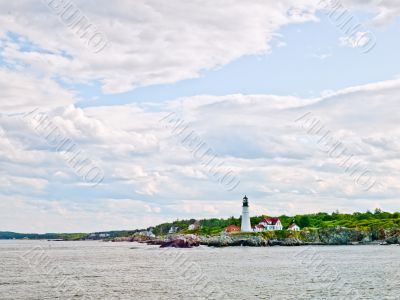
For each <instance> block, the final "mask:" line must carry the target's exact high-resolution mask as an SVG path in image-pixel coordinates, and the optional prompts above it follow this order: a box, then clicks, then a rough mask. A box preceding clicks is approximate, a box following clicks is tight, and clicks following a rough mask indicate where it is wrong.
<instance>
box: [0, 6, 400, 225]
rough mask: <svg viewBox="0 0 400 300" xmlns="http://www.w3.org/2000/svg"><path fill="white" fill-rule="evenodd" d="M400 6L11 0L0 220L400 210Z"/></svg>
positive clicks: (1, 58)
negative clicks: (244, 208)
mask: <svg viewBox="0 0 400 300" xmlns="http://www.w3.org/2000/svg"><path fill="white" fill-rule="evenodd" d="M399 14H400V4H399V2H398V1H395V0H368V1H367V0H363V1H360V0H342V1H340V0H338V1H330V0H322V1H321V0H281V1H272V0H271V1H265V0H260V1H258V0H255V1H237V0H220V1H206V0H193V1H180V0H172V1H167V2H165V1H155V0H143V1H142V0H138V1H122V0H121V1H113V2H111V1H105V0H104V1H78V0H70V1H69V0H65V1H61V0H42V1H39V0H37V1H33V0H31V1H23V0H22V1H18V2H17V1H14V2H12V1H1V2H0V91H1V92H0V93H1V100H0V231H5V230H10V231H19V232H61V231H62V232H77V231H79V232H90V231H100V230H112V229H134V228H142V227H147V226H150V225H154V224H158V223H160V222H163V221H171V220H175V219H178V218H179V219H183V218H202V217H229V216H232V215H234V216H239V215H240V210H241V207H240V206H241V198H242V197H243V195H244V194H247V195H248V197H249V200H250V209H251V213H252V214H254V215H260V214H268V215H277V214H297V213H305V212H317V211H326V212H332V211H334V210H336V209H339V211H343V212H353V211H365V210H367V209H370V210H372V209H374V208H376V207H380V208H382V209H384V210H387V211H396V210H399V209H400V205H399V204H400V202H399V197H398V195H399V193H400V177H399V175H400V174H399V170H400V154H399V151H400V128H399V119H400V111H399V108H400V100H399V98H398V97H399V95H400V62H399V59H398V55H399V54H398V53H400V39H399V34H400V20H399V18H397V16H398V15H399Z"/></svg>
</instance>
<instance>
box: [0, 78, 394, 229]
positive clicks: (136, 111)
mask: <svg viewBox="0 0 400 300" xmlns="http://www.w3.org/2000/svg"><path fill="white" fill-rule="evenodd" d="M399 92H400V81H399V80H392V81H386V82H377V83H373V84H368V85H363V86H358V87H351V88H347V89H344V90H340V91H336V92H331V93H329V94H327V95H325V96H322V97H321V98H319V99H301V98H295V97H278V96H272V95H228V96H220V97H216V96H197V97H190V98H182V99H178V100H174V101H171V102H169V104H167V105H164V104H160V106H159V107H158V108H157V112H154V111H153V110H148V109H144V108H140V107H138V106H135V105H122V106H114V107H91V108H86V109H78V108H75V107H73V106H67V107H65V108H63V109H54V110H52V111H50V112H48V115H49V116H50V117H51V118H52V120H54V122H56V123H57V126H59V128H60V129H61V130H63V132H65V134H66V135H67V136H68V135H71V136H72V137H76V139H77V140H76V141H77V145H79V147H80V148H81V149H82V150H83V151H85V153H87V154H88V156H89V157H90V158H91V159H94V160H96V162H97V163H98V164H99V165H100V166H101V168H102V169H103V170H104V171H105V180H104V182H103V183H102V185H101V186H97V187H96V188H94V189H93V188H90V187H88V186H84V185H81V181H80V178H78V177H76V176H74V173H73V171H72V170H71V169H70V168H69V167H68V165H66V164H65V162H64V161H63V160H62V159H61V158H60V157H59V156H57V153H54V151H52V150H51V147H48V145H46V142H45V141H44V140H40V138H39V137H37V136H35V135H33V134H32V132H31V129H29V127H27V126H22V125H21V124H20V122H21V119H20V118H19V117H18V116H13V115H9V116H7V117H5V116H4V117H3V118H0V125H1V126H2V128H3V131H2V135H0V143H2V145H3V147H2V148H1V149H2V150H1V151H2V154H1V157H2V162H1V163H2V165H3V170H5V171H3V174H2V181H1V183H0V185H1V186H2V191H3V194H2V195H1V196H0V198H3V197H6V196H5V195H7V194H9V193H13V192H16V190H17V189H18V193H19V194H21V195H25V196H26V197H27V196H28V195H30V192H31V189H32V188H33V189H36V190H37V192H38V193H39V192H40V197H42V198H44V199H48V200H46V201H50V200H52V201H55V200H57V202H59V203H60V205H61V207H62V210H61V211H60V212H59V214H60V215H59V218H60V219H62V218H67V217H68V218H70V216H71V215H72V214H73V213H74V210H73V209H72V208H70V207H69V205H68V203H73V202H76V203H79V205H83V204H82V203H84V202H88V203H91V207H90V209H91V210H92V209H93V210H94V211H96V210H97V211H98V213H96V214H95V213H94V212H93V213H92V212H91V213H89V212H85V213H83V212H82V213H80V214H78V215H80V216H81V217H85V218H91V220H92V221H89V220H87V223H85V224H87V225H85V226H87V227H86V228H93V226H94V225H93V224H92V225H91V223H90V222H96V220H97V218H100V217H99V215H98V214H100V215H101V217H104V218H105V219H106V220H108V221H107V222H105V223H104V226H103V227H102V228H104V229H105V227H106V225H107V226H114V225H113V224H118V221H117V219H118V218H117V217H114V216H112V213H115V215H116V216H118V215H120V217H121V220H125V221H121V222H122V223H123V224H125V225H126V226H128V225H129V226H134V225H135V224H141V225H140V226H144V227H145V226H150V225H152V224H154V223H157V221H159V220H161V219H163V220H164V219H166V218H170V219H171V218H172V219H173V218H175V217H179V218H184V217H195V216H196V214H197V215H199V216H202V217H207V216H217V215H218V216H219V215H221V216H230V215H237V214H238V213H237V209H238V207H236V206H235V205H234V204H233V203H237V205H238V206H240V198H241V197H242V194H244V193H247V194H249V196H250V199H251V200H252V204H253V206H252V210H253V213H254V214H262V213H271V214H272V213H288V214H289V213H298V212H304V211H306V210H308V211H318V210H325V211H331V210H335V209H336V208H339V209H340V210H343V211H351V210H364V209H373V205H375V204H376V203H378V202H379V205H380V206H381V207H382V208H383V209H388V210H395V209H398V208H399V207H398V206H396V199H397V195H398V193H399V188H398V187H399V186H400V182H399V179H398V178H399V176H398V169H399V168H400V157H399V155H398V153H399V149H400V131H399V130H398V126H397V125H398V120H399V118H400V115H399V112H398V109H397V108H398V107H399V100H398V98H397V94H398V93H399ZM382 103H384V105H382ZM153 108H154V106H153ZM169 111H176V112H177V113H180V114H181V116H182V118H183V119H184V120H185V121H187V123H188V124H189V126H190V128H191V130H194V131H196V132H197V133H198V134H199V135H200V136H201V138H202V139H203V140H204V141H206V142H207V144H209V145H210V146H211V147H212V149H213V150H214V151H215V153H217V154H218V156H219V157H220V158H221V160H222V161H223V162H224V163H225V165H226V166H227V167H230V168H232V169H233V170H234V171H235V173H236V174H238V177H239V179H240V181H241V183H240V185H239V187H238V188H237V189H236V190H234V191H233V192H232V193H229V192H227V191H226V190H225V189H224V188H223V186H221V185H220V184H219V183H218V182H216V181H215V180H213V177H212V176H211V175H210V173H209V172H207V170H206V169H204V167H203V166H202V165H201V164H200V162H199V161H198V160H196V158H194V157H193V155H192V154H191V153H190V152H189V151H188V150H187V149H186V148H185V147H183V146H182V145H181V144H180V139H179V138H177V137H175V136H174V135H173V134H172V132H171V131H170V130H169V129H168V128H165V127H163V126H162V124H160V122H159V120H160V119H161V118H162V117H163V116H165V115H166V114H167V113H168V112H169ZM306 112H312V114H313V115H315V116H318V118H320V120H321V121H322V122H323V123H324V124H325V126H326V128H327V129H328V130H330V131H331V132H332V134H333V136H334V137H335V138H337V139H338V140H340V141H341V142H342V143H343V144H345V145H346V147H348V148H349V149H351V151H352V153H353V154H354V155H355V157H356V158H357V160H359V161H361V162H362V163H363V164H365V165H366V166H367V167H368V169H369V170H370V172H371V173H372V174H374V175H376V176H377V177H378V178H379V179H380V185H379V186H377V187H376V188H374V189H372V190H370V191H368V192H367V191H364V190H363V189H362V188H360V186H357V184H355V182H354V179H353V178H351V176H349V175H348V174H346V172H344V170H343V169H342V168H340V167H339V166H338V163H337V161H335V159H333V158H331V157H329V155H327V154H326V153H323V152H321V151H320V150H319V149H320V147H319V145H318V144H317V142H316V140H317V138H315V137H313V136H312V135H310V134H307V132H306V131H305V130H304V129H302V128H301V127H300V126H298V124H296V122H295V120H296V119H297V118H299V117H301V116H302V115H304V114H305V113H306ZM221 116H223V118H222V117H221ZM16 128H18V131H17V130H16ZM13 149H14V152H13ZM19 157H20V158H19ZM22 157H28V158H29V157H36V158H38V159H36V160H35V159H30V160H28V161H26V160H24V159H22ZM32 165H34V166H35V167H34V168H32ZM28 174H29V176H28ZM35 179H36V180H35ZM12 187H14V188H12ZM15 187H17V188H15ZM45 187H46V189H45V190H47V191H46V192H44V191H45V190H44V188H45ZM65 189H68V190H69V191H70V192H69V193H65V194H64V193H62V191H63V190H65ZM56 190H60V191H61V192H60V193H59V194H58V195H63V196H61V197H59V196H58V197H57V199H54V196H53V194H52V193H53V192H54V191H56ZM100 195H101V196H100ZM104 195H110V196H111V197H114V198H115V196H116V195H118V197H119V198H121V199H132V198H135V199H140V200H120V202H119V200H118V201H117V200H112V201H111V200H109V201H105V202H104V201H103V200H101V199H102V198H103V196H104ZM99 196H100V197H101V198H99ZM213 199H218V200H213ZM99 201H100V202H99ZM102 201H103V202H102ZM135 201H141V202H140V203H139V202H135ZM30 203H31V204H30V205H33V206H34V201H33V200H32V202H30ZM96 203H97V205H98V208H95V207H96ZM228 203H231V204H228ZM38 205H39V204H38ZM30 209H33V208H30ZM52 209H53V208H52ZM54 209H55V208H54ZM82 209H84V207H82ZM102 209H105V210H106V211H107V210H108V209H110V212H101V213H100V211H101V210H102ZM111 210H113V212H111ZM62 212H65V216H64V215H62ZM125 212H126V213H127V214H129V215H130V217H129V218H132V221H131V222H128V221H127V220H129V218H128V217H127V216H122V215H121V214H123V213H125ZM141 212H145V213H146V218H144V217H143V216H142V215H141ZM47 213H50V212H49V211H48V210H46V212H45V214H47ZM158 214H160V215H158ZM74 218H75V217H74ZM74 220H77V219H74ZM138 220H140V221H138ZM74 222H75V221H74ZM122 223H120V224H122ZM43 224H45V222H44V223H43ZM47 224H49V225H48V226H50V225H54V224H56V223H52V221H51V222H48V223H47ZM57 224H58V223H57ZM74 224H75V223H74ZM21 226H22V225H21ZM26 226H27V227H26V228H29V226H28V225H26ZM43 226H45V225H43ZM57 226H61V225H57ZM35 228H40V226H39V225H38V227H35ZM57 228H62V227H57ZM65 228H67V227H65ZM69 228H70V229H71V230H72V228H75V227H69ZM113 228H115V227H113ZM109 229H111V228H109Z"/></svg>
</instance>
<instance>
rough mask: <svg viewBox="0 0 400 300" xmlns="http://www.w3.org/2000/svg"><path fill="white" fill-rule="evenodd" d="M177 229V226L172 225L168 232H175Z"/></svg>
mask: <svg viewBox="0 0 400 300" xmlns="http://www.w3.org/2000/svg"><path fill="white" fill-rule="evenodd" d="M178 230H179V227H175V226H172V227H171V228H170V229H169V231H168V233H176V232H177V231H178Z"/></svg>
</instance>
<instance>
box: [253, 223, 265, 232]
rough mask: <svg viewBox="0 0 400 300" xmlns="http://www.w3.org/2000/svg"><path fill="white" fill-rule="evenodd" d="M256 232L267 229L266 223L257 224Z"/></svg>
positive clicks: (254, 229) (254, 228)
mask: <svg viewBox="0 0 400 300" xmlns="http://www.w3.org/2000/svg"><path fill="white" fill-rule="evenodd" d="M253 231H254V232H263V231H265V227H264V225H261V224H257V225H256V226H254V227H253Z"/></svg>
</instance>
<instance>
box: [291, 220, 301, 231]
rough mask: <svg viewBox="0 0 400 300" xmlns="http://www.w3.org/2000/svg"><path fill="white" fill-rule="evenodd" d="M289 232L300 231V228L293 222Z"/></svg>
mask: <svg viewBox="0 0 400 300" xmlns="http://www.w3.org/2000/svg"><path fill="white" fill-rule="evenodd" d="M288 230H292V231H299V230H300V227H299V226H297V224H296V223H294V222H293V223H292V224H290V225H289V227H288Z"/></svg>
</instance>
